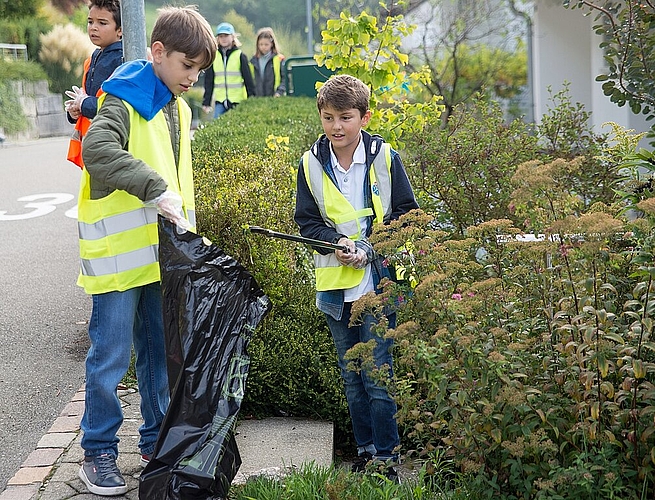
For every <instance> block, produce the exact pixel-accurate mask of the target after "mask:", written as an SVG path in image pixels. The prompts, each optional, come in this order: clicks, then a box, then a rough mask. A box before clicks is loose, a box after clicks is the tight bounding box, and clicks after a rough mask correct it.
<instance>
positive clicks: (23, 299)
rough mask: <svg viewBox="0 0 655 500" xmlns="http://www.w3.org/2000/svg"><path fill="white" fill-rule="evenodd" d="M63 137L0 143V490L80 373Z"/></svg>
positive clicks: (83, 305)
mask: <svg viewBox="0 0 655 500" xmlns="http://www.w3.org/2000/svg"><path fill="white" fill-rule="evenodd" d="M67 146H68V139H67V138H65V137H63V138H53V139H41V140H38V141H30V142H25V143H19V144H14V145H11V144H10V145H7V144H5V145H4V147H3V146H0V492H1V491H3V490H4V489H5V487H6V484H7V481H8V480H9V479H10V478H11V477H12V476H13V475H14V474H15V473H16V471H17V470H18V468H19V467H20V465H21V464H22V463H23V461H24V460H25V459H26V458H27V456H28V455H29V454H30V453H31V452H32V451H33V450H34V449H35V447H36V444H37V443H38V441H39V439H41V437H42V436H43V434H44V433H45V432H46V431H47V430H48V429H49V428H50V426H51V425H52V423H53V422H54V420H55V419H56V418H57V417H58V416H59V414H60V413H61V410H62V409H63V407H64V406H65V405H66V403H68V401H69V400H70V399H71V397H72V396H73V394H74V393H75V391H76V390H77V389H78V388H79V387H80V385H81V384H82V382H83V381H84V357H85V355H86V350H87V348H88V341H87V334H86V325H87V322H88V317H89V313H90V310H91V301H90V299H89V298H88V297H87V296H86V295H85V294H84V292H83V291H82V289H80V288H79V287H77V286H76V284H75V281H76V278H77V271H78V253H77V228H76V219H75V217H76V215H75V207H76V200H77V189H78V184H79V178H80V172H81V171H80V170H79V168H78V167H76V166H75V165H73V164H72V163H69V162H68V161H67V160H66V150H67Z"/></svg>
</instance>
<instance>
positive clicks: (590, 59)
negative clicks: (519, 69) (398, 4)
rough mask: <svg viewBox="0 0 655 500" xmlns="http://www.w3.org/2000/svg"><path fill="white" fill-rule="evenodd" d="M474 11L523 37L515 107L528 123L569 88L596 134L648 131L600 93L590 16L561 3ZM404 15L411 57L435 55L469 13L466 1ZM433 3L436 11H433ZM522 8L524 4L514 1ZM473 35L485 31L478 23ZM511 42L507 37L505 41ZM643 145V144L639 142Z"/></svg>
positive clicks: (482, 1)
mask: <svg viewBox="0 0 655 500" xmlns="http://www.w3.org/2000/svg"><path fill="white" fill-rule="evenodd" d="M474 3H475V8H476V9H478V10H479V11H481V12H485V11H486V12H488V13H489V15H490V20H489V24H490V25H495V26H498V25H501V26H505V27H506V28H507V32H508V33H509V34H510V35H513V36H515V37H516V36H521V37H525V38H526V39H527V40H526V41H527V44H526V45H527V47H528V50H529V55H528V64H529V68H528V86H527V87H528V88H527V89H526V93H525V94H524V97H523V98H522V105H521V107H523V108H524V115H525V117H526V119H528V120H534V121H536V122H539V121H540V119H541V117H542V116H543V115H544V114H546V113H547V112H548V110H549V108H550V107H552V106H553V103H552V102H551V101H550V97H551V93H549V90H548V89H549V88H550V89H551V92H552V95H554V94H556V93H557V92H558V91H560V90H562V88H563V86H564V84H565V82H568V83H569V93H570V96H571V101H572V102H573V103H578V102H579V103H581V104H583V105H584V107H585V110H586V111H589V112H591V118H590V120H591V125H592V126H593V127H594V130H595V131H596V132H599V133H600V132H602V131H603V130H606V131H609V129H608V128H605V129H603V128H602V125H603V123H605V122H608V121H613V122H616V123H618V124H619V125H621V126H623V127H625V128H628V129H634V130H635V131H636V132H646V131H648V130H649V129H650V124H649V122H646V119H645V116H644V115H635V114H634V113H633V112H632V111H631V110H630V107H629V106H627V105H626V106H623V107H619V106H617V105H616V104H614V103H613V102H611V101H610V99H609V97H607V96H605V95H604V94H603V90H602V83H601V82H597V81H596V77H597V76H598V75H600V74H602V73H603V72H604V71H603V70H604V64H605V62H604V59H603V54H602V51H601V49H600V47H599V44H600V42H601V38H600V36H599V35H597V34H596V33H594V31H593V24H594V23H595V21H594V15H593V14H592V15H585V14H586V13H587V12H588V11H585V10H580V9H567V8H565V7H564V6H563V5H562V0H533V1H532V2H531V5H529V6H528V7H529V8H528V9H527V10H526V13H525V15H522V16H520V15H518V14H517V13H516V12H514V13H513V14H512V11H511V10H508V8H507V2H505V1H501V0H477V2H474ZM412 4H413V5H412V8H411V10H410V12H409V13H408V14H407V16H406V20H407V22H408V24H415V25H416V26H417V29H416V30H415V32H414V33H413V34H412V35H411V36H409V37H407V38H406V39H405V40H404V41H403V47H404V48H405V50H407V51H410V52H411V53H414V54H422V53H423V49H424V48H425V49H427V50H426V52H427V53H428V54H433V53H435V52H438V51H439V49H440V48H442V49H443V47H440V45H441V44H443V41H442V40H441V39H440V37H441V36H442V35H443V32H444V29H446V26H448V20H449V18H450V17H451V16H452V15H453V13H455V14H456V13H457V9H458V6H459V7H460V8H467V7H468V8H470V4H471V0H443V1H441V2H434V1H430V0H426V1H424V2H420V1H414V2H412ZM435 4H437V5H438V6H439V7H435ZM517 5H520V6H521V7H522V8H524V9H525V8H526V5H525V4H521V3H520V2H517ZM478 30H479V31H481V32H484V31H485V26H484V23H482V24H481V25H480V26H479V27H478ZM509 38H510V39H511V36H510V37H509ZM507 39H508V38H504V39H503V38H502V37H500V38H499V37H497V36H491V37H487V38H486V43H489V44H491V45H496V46H498V45H502V44H503V43H506V40H507ZM643 145H644V146H646V142H645V141H644V142H643Z"/></svg>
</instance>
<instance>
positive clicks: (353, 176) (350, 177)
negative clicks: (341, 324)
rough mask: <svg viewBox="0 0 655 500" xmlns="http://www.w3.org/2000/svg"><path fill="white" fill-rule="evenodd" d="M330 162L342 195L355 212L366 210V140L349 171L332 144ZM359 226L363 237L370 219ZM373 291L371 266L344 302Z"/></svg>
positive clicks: (368, 266) (345, 295)
mask: <svg viewBox="0 0 655 500" xmlns="http://www.w3.org/2000/svg"><path fill="white" fill-rule="evenodd" d="M330 161H331V162H332V168H333V171H334V176H335V177H336V179H337V186H338V187H339V191H341V194H343V196H344V197H345V198H346V200H348V202H350V204H351V205H352V206H353V208H354V209H355V210H361V209H363V208H366V205H365V203H366V197H365V196H364V186H365V180H366V170H367V169H366V150H365V149H364V140H363V139H362V137H361V134H360V137H359V144H358V145H357V148H356V149H355V152H354V153H353V162H352V163H351V164H350V167H349V168H348V170H346V169H344V168H343V167H342V166H341V165H340V164H339V160H337V157H336V155H335V154H334V151H333V150H332V144H331V143H330ZM359 224H360V227H361V234H362V237H363V236H364V235H365V234H366V231H367V230H368V219H367V218H366V217H360V219H359ZM372 291H373V275H372V274H371V265H370V264H369V265H367V266H366V268H365V269H364V279H362V281H361V283H360V284H359V285H357V286H355V287H353V288H348V289H346V290H344V302H354V301H355V300H357V299H358V298H360V297H361V296H362V295H364V294H365V293H367V292H372Z"/></svg>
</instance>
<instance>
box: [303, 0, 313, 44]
mask: <svg viewBox="0 0 655 500" xmlns="http://www.w3.org/2000/svg"><path fill="white" fill-rule="evenodd" d="M305 9H306V16H307V53H308V54H309V55H310V56H313V55H314V21H313V19H312V0H305Z"/></svg>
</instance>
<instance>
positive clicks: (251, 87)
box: [202, 23, 255, 118]
mask: <svg viewBox="0 0 655 500" xmlns="http://www.w3.org/2000/svg"><path fill="white" fill-rule="evenodd" d="M216 40H217V41H218V49H219V50H218V52H216V58H215V59H214V64H212V66H211V67H209V68H207V71H206V72H205V94H204V96H203V98H202V109H203V111H204V112H205V113H209V112H210V111H211V110H212V103H213V109H214V118H218V117H219V116H221V115H222V114H223V113H225V112H226V111H228V110H230V109H232V108H234V107H235V106H236V105H237V104H239V103H240V102H241V101H245V100H246V99H247V98H248V97H251V96H254V95H255V83H254V81H253V79H252V74H251V72H250V66H249V65H248V57H247V56H246V55H245V54H244V53H243V52H242V51H241V49H239V47H241V42H240V41H239V39H238V38H237V33H236V32H235V31H234V26H232V25H231V24H230V23H221V24H219V25H218V26H217V27H216Z"/></svg>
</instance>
